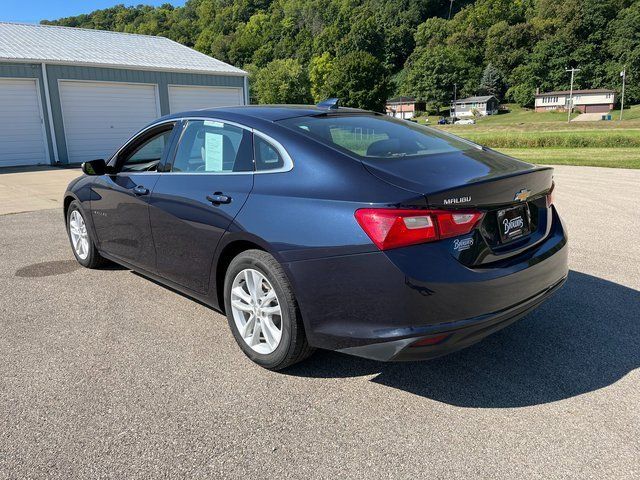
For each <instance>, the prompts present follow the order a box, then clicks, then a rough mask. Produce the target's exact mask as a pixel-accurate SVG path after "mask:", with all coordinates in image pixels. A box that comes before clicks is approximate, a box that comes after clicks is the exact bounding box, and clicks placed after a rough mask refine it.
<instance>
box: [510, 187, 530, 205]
mask: <svg viewBox="0 0 640 480" xmlns="http://www.w3.org/2000/svg"><path fill="white" fill-rule="evenodd" d="M529 195H531V190H527V189H526V188H523V189H522V190H520V191H519V192H516V197H515V198H514V200H518V201H520V202H524V201H525V200H526V199H527V198H529Z"/></svg>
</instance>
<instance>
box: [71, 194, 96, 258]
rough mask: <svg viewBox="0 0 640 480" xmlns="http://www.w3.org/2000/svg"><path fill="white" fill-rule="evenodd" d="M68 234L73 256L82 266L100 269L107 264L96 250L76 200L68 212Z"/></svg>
mask: <svg viewBox="0 0 640 480" xmlns="http://www.w3.org/2000/svg"><path fill="white" fill-rule="evenodd" d="M67 234H68V235H69V241H70V242H71V250H73V255H74V256H75V257H76V260H77V261H78V263H79V264H80V265H82V266H84V267H87V268H98V267H99V266H101V265H103V264H104V263H106V260H105V259H104V258H103V257H102V256H101V255H100V254H99V253H98V250H97V249H96V246H95V244H94V242H93V238H92V236H91V231H90V230H89V228H88V227H87V223H86V222H85V220H84V214H83V213H82V210H81V209H80V204H79V203H78V202H77V201H76V200H74V201H73V202H71V204H70V205H69V209H68V210H67Z"/></svg>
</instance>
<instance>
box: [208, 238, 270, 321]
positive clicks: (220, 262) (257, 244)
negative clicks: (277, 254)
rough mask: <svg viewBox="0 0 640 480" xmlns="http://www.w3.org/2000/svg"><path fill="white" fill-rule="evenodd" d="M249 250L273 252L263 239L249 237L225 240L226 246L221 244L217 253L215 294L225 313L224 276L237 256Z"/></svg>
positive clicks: (219, 306) (221, 309)
mask: <svg viewBox="0 0 640 480" xmlns="http://www.w3.org/2000/svg"><path fill="white" fill-rule="evenodd" d="M247 250H262V251H264V252H267V253H271V252H270V251H269V249H268V248H266V247H265V245H264V244H263V242H261V241H256V240H255V239H248V238H236V239H233V240H229V241H227V242H225V244H224V246H221V248H220V251H219V253H218V255H217V258H216V262H215V268H214V269H213V270H214V272H213V273H214V275H213V280H214V282H213V284H214V285H215V291H214V292H213V295H214V298H215V299H216V301H217V303H218V309H219V310H220V311H221V312H223V313H225V306H224V277H225V275H226V273H227V269H228V268H229V265H230V264H231V261H232V260H233V259H234V258H235V257H237V256H238V255H240V254H241V253H242V252H245V251H247Z"/></svg>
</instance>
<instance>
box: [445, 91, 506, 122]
mask: <svg viewBox="0 0 640 480" xmlns="http://www.w3.org/2000/svg"><path fill="white" fill-rule="evenodd" d="M499 106H500V102H499V101H498V99H497V98H496V97H494V96H493V95H485V96H476V97H467V98H461V99H460V100H457V101H456V102H455V106H454V109H455V112H452V115H453V116H454V117H458V118H461V117H471V116H473V115H474V114H477V115H495V114H496V113H498V107H499Z"/></svg>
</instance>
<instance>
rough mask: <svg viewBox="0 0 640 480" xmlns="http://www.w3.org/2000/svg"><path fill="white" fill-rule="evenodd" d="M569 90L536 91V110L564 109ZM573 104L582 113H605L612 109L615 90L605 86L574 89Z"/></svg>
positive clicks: (567, 100)
mask: <svg viewBox="0 0 640 480" xmlns="http://www.w3.org/2000/svg"><path fill="white" fill-rule="evenodd" d="M569 95H570V92H569V90H562V91H557V92H546V93H540V92H536V103H535V106H536V112H545V111H548V110H566V109H567V107H568V104H569ZM572 101H573V106H574V108H575V109H576V110H579V111H581V112H582V113H607V112H609V111H610V110H613V106H614V104H615V92H614V91H613V90H608V89H606V88H597V89H591V90H574V91H573V97H572Z"/></svg>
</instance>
